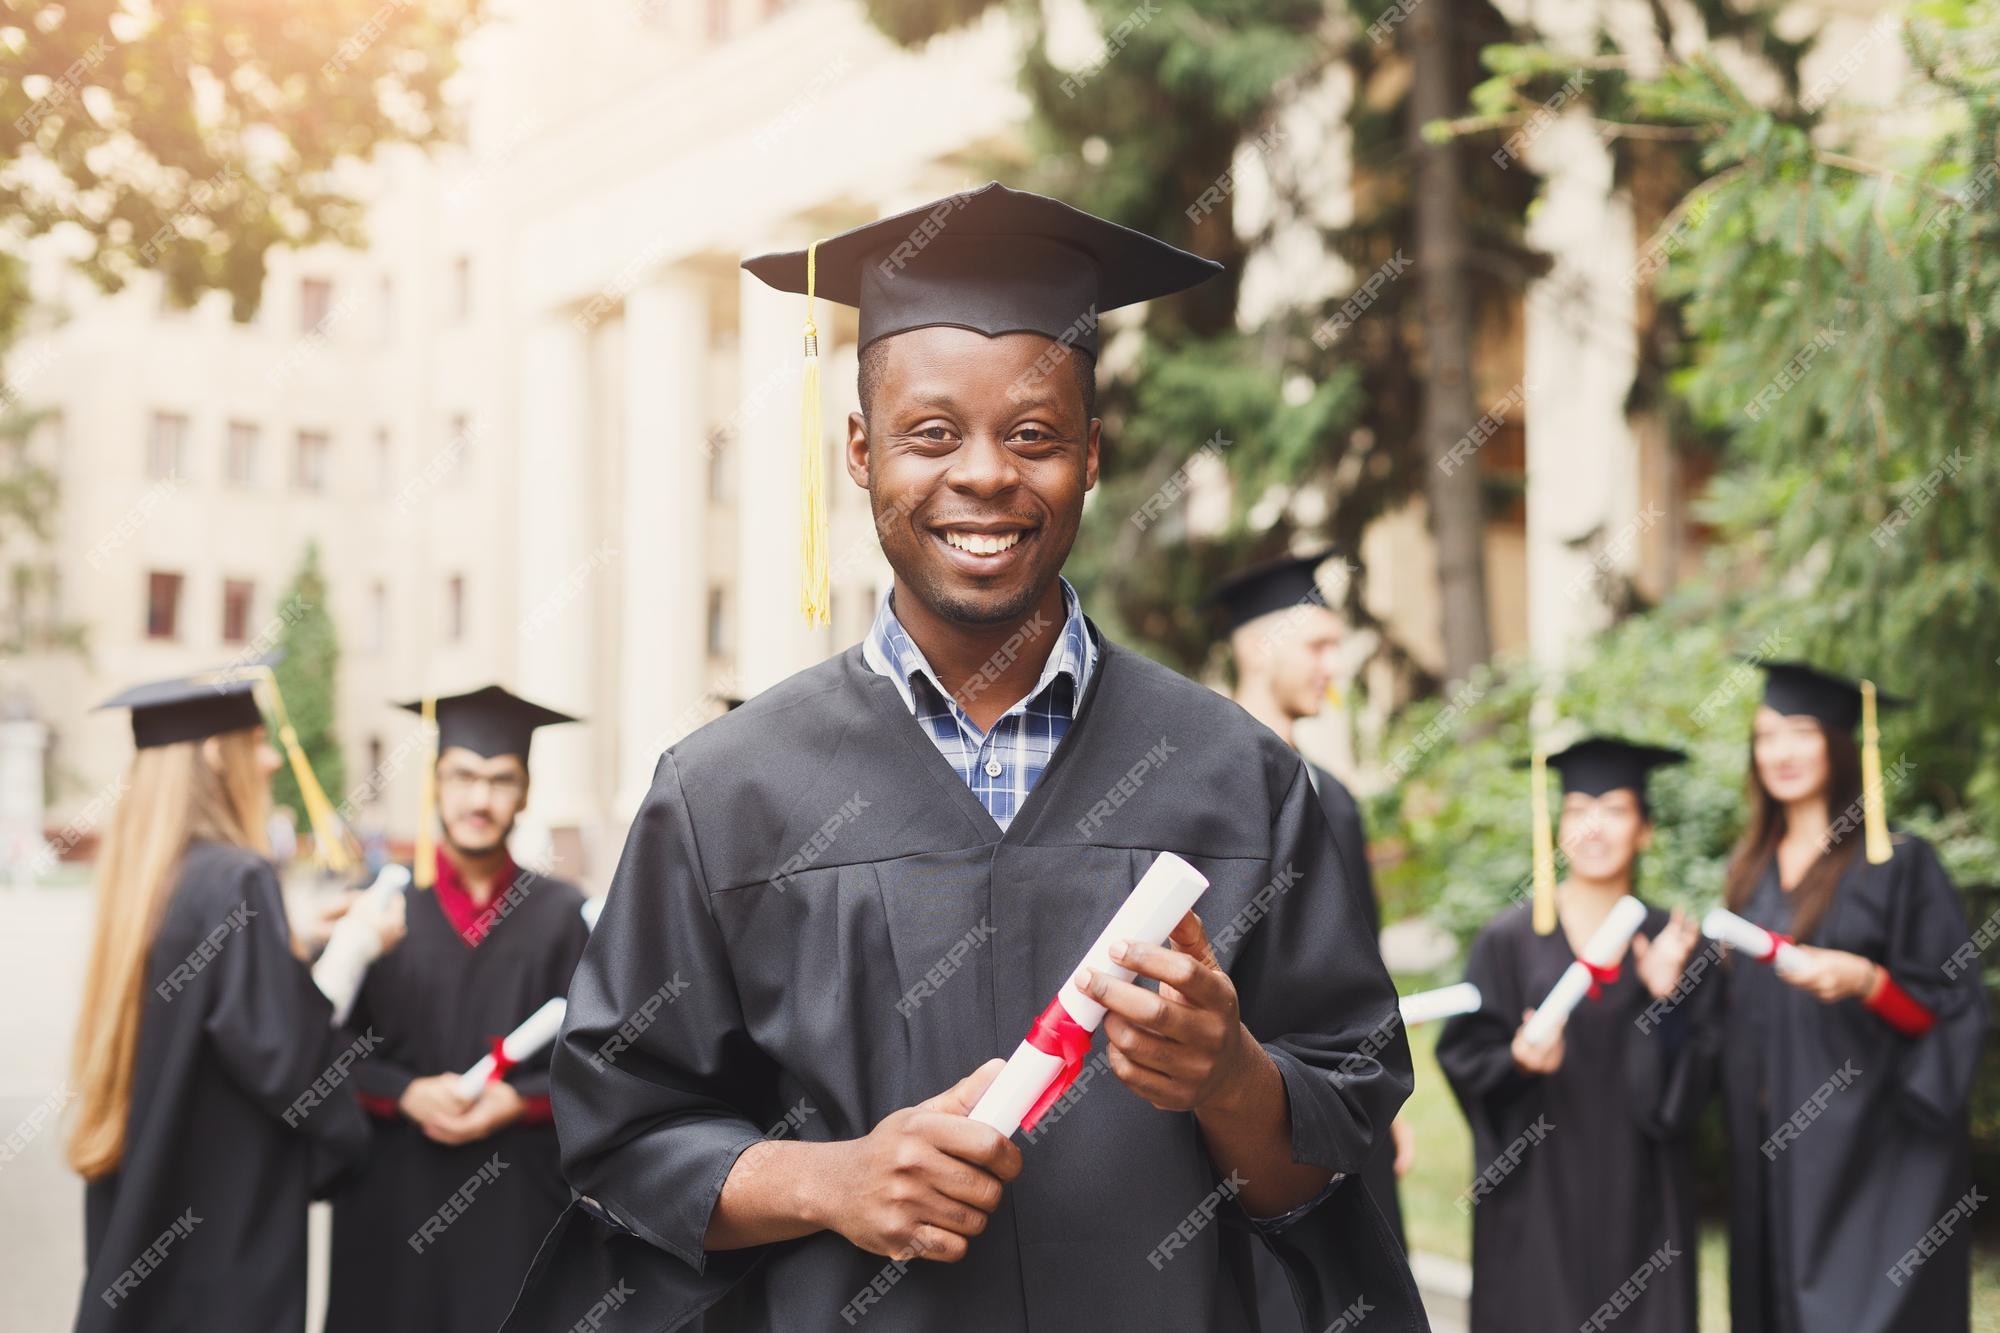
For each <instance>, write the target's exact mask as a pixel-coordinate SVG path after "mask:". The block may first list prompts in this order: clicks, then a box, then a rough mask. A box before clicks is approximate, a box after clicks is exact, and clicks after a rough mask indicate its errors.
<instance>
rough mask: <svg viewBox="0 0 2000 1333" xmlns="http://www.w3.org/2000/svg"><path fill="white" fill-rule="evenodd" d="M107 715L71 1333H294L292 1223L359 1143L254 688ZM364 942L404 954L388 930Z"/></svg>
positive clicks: (162, 685) (173, 687)
mask: <svg viewBox="0 0 2000 1333" xmlns="http://www.w3.org/2000/svg"><path fill="white" fill-rule="evenodd" d="M105 706H106V707H125V708H130V709H131V710H132V731H133V738H134V740H135V741H136V743H137V746H138V751H137V753H136V754H135V755H134V756H133V759H132V766H131V768H130V770H129V772H128V775H127V779H126V787H125V791H124V794H123V796H122V797H121V799H120V800H119V803H118V808H117V810H116V812H115V813H114V814H113V816H112V818H111V822H110V825H109V827H108V828H107V829H106V831H105V836H104V840H103V846H102V849H101V851H100V852H99V855H98V865H97V914H96V921H95V923H94V926H93V933H92V938H91V947H90V961H89V965H88V971H87V973H86V976H85V983H84V998H83V1007H82V1013H81V1016H80V1018H79V1020H78V1023H77V1031H76V1043H75V1055H74V1059H73V1066H74V1072H73V1074H72V1077H71V1086H72V1088H73V1089H74V1092H75V1097H76V1107H75V1119H74V1124H73V1126H72V1129H71V1133H70V1137H69V1143H68V1157H69V1162H70V1165H71V1166H72V1167H74V1168H75V1169H76V1171H77V1172H78V1173H79V1174H80V1175H82V1176H83V1177H84V1179H85V1181H86V1182H87V1185H86V1189H85V1196H84V1211H85V1233H86V1234H85V1248H86V1266H87V1273H86V1276H85V1279H84V1286H83V1292H82V1299H81V1304H80V1306H79V1309H78V1312H77V1320H76V1327H77V1329H78V1331H79V1333H102V1331H108V1330H124V1329H130V1330H147V1331H148V1333H153V1331H156V1330H165V1329H193V1328H200V1329H204V1330H218V1331H229V1330H240V1331H241V1333H282V1331H283V1330H293V1331H294V1333H296V1331H297V1330H302V1329H303V1328H304V1327H305V1306H306V1282H305V1268H306V1205H307V1203H308V1202H309V1201H310V1199H311V1198H312V1197H313V1195H314V1194H315V1192H317V1191H318V1190H319V1188H320V1187H321V1185H322V1184H323V1183H325V1182H326V1181H327V1180H328V1179H329V1178H330V1176H331V1175H332V1174H333V1173H334V1172H336V1171H337V1170H338V1169H340V1168H342V1167H344V1166H346V1165H347V1164H349V1163H352V1162H354V1161H356V1160H358V1159H359V1158H360V1156H361V1155H362V1153H363V1152H364V1151H365V1150H366V1147H367V1135H368V1129H367V1124H366V1122H365V1120H364V1119H363V1117H362V1113H361V1108H360V1106H359V1105H358V1103H357V1102H356V1100H355V1098H354V1095H353V1093H352V1091H351V1090H350V1089H347V1088H342V1087H339V1086H337V1085H338V1083H339V1081H340V1071H341V1064H340V1057H341V1056H342V1050H343V1047H344V1046H345V1044H346V1043H345V1041H344V1040H343V1039H342V1038H341V1037H340V1036H339V1034H338V1032H337V1030H336V1029H335V1028H334V1027H333V1026H332V1008H331V1006H330V1005H329V1003H328V1002H327V1000H326V999H325V998H324V997H323V996H322V995H321V994H320V992H319V991H318V990H317V989H316V988H315V987H314V985H313V981H312V976H311V974H310V973H309V972H308V971H307V969H306V965H305V963H304V962H303V961H302V954H303V952H304V946H303V945H302V944H301V943H299V942H298V941H297V940H295V939H294V937H293V935H292V933H291V931H290V930H289V929H288V927H287V925H286V918H285V905H284V900H283V898H282V897H281V896H280V892H279V887H278V877H277V874H276V871H275V870H274V868H273V867H272V865H271V863H270V862H269V861H268V860H266V859H265V855H264V852H265V846H266V844H265V833H264V829H265V820H266V817H267V816H268V814H269V813H270V808H271V797H270V777H271V773H272V771H273V770H274V769H275V768H276V767H277V763H278V760H277V756H276V754H275V752H274V751H273V750H272V748H271V747H270V746H269V745H267V744H266V743H265V741H264V734H263V719H262V716H261V715H260V713H259V711H258V708H257V705H256V702H255V700H254V698H253V696H252V685H251V681H250V680H249V679H218V680H173V681H161V682H157V683H154V684H151V685H143V686H140V687H138V688H136V689H133V690H129V691H127V692H126V693H124V694H122V695H120V696H119V697H118V698H116V699H114V700H112V701H110V703H108V704H107V705H105ZM358 910H372V909H368V908H362V909H358ZM367 924H368V927H369V929H370V930H371V931H372V932H373V934H374V935H375V939H376V943H378V944H379V945H380V946H381V947H384V948H386V947H389V946H391V945H392V944H393V943H394V941H395V940H396V939H397V938H400V932H401V923H400V920H399V919H398V918H396V917H395V916H394V915H393V913H391V914H384V915H383V916H381V917H380V918H379V920H376V919H371V920H370V921H369V922H368V923H367Z"/></svg>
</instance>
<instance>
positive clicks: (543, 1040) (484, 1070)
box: [458, 995, 569, 1101]
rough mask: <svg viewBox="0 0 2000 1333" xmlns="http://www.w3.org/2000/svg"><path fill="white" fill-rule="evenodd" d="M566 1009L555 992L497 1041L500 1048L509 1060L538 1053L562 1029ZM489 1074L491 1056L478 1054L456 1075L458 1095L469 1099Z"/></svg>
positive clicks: (475, 1093) (521, 1058)
mask: <svg viewBox="0 0 2000 1333" xmlns="http://www.w3.org/2000/svg"><path fill="white" fill-rule="evenodd" d="M568 1010H569V1001H568V1000H565V999H563V998H562V996H560V995H558V996H557V997H556V998H555V999H553V1000H550V1001H549V1002H548V1003H547V1004H545V1005H543V1006H542V1007H541V1008H539V1009H537V1010H535V1012H534V1013H532V1014H529V1015H528V1016H527V1017H526V1018H525V1019H523V1020H522V1021H521V1026H519V1027H517V1028H515V1029H514V1030H513V1031H512V1032H510V1033H508V1034H507V1036H506V1037H505V1039H503V1040H502V1041H501V1043H500V1049H501V1050H502V1051H505V1052H506V1054H507V1060H508V1063H510V1064H517V1065H518V1064H520V1063H521V1062H522V1061H523V1060H526V1059H529V1058H530V1057H532V1056H535V1055H539V1054H541V1052H542V1050H543V1049H544V1048H545V1047H547V1046H548V1044H549V1043H550V1042H552V1041H554V1040H555V1039H556V1033H558V1032H560V1031H561V1030H562V1021H563V1014H565V1013H566V1012H568ZM492 1077H493V1057H492V1056H491V1055H482V1056H480V1057H479V1063H478V1064H476V1065H474V1066H473V1067H472V1068H470V1069H468V1070H466V1071H465V1072H464V1073H463V1074H460V1075H459V1076H458V1095H459V1096H461V1097H463V1098H465V1100H467V1101H471V1100H472V1099H473V1098H475V1097H477V1096H478V1095H479V1090H480V1089H481V1088H483V1087H485V1086H486V1080H488V1079H489V1078H492Z"/></svg>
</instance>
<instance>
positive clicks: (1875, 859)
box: [1861, 680, 1890, 866]
mask: <svg viewBox="0 0 2000 1333" xmlns="http://www.w3.org/2000/svg"><path fill="white" fill-rule="evenodd" d="M1861 827H1862V834H1863V837H1864V839H1865V842H1864V845H1865V846H1866V847H1867V849H1868V863H1869V864H1870V865H1878V866H1879V865H1881V864H1882V863H1883V862H1884V861H1887V860H1888V859H1889V854H1890V848H1889V819H1888V816H1887V815H1885V814H1884V813H1883V809H1882V734H1881V731H1880V729H1879V728H1878V727H1877V726H1876V725H1875V682H1874V681H1872V680H1864V681H1862V682H1861Z"/></svg>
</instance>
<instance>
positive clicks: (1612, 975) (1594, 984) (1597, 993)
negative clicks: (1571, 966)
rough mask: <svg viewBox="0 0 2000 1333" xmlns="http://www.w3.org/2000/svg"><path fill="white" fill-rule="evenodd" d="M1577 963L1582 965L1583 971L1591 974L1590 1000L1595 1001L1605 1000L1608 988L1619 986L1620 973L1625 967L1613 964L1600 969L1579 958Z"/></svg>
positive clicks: (1620, 964) (1586, 959) (1585, 959)
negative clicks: (1605, 990) (1605, 989)
mask: <svg viewBox="0 0 2000 1333" xmlns="http://www.w3.org/2000/svg"><path fill="white" fill-rule="evenodd" d="M1576 961H1577V962H1579V963H1582V964H1583V970H1584V971H1586V972H1588V973H1590V998H1591V999H1593V1000H1596V999H1602V998H1603V996H1604V988H1605V987H1606V986H1615V985H1617V984H1618V973H1619V971H1620V970H1621V969H1622V968H1623V967H1624V964H1623V963H1613V964H1612V965H1611V966H1610V967H1599V966H1598V965H1597V964H1595V963H1593V962H1591V961H1590V960H1589V959H1588V958H1579V959H1577V960H1576Z"/></svg>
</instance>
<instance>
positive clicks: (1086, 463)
mask: <svg viewBox="0 0 2000 1333" xmlns="http://www.w3.org/2000/svg"><path fill="white" fill-rule="evenodd" d="M1103 431H1104V422H1103V420H1102V419H1100V418H1098V417H1092V418H1091V419H1090V438H1089V442H1088V443H1087V444H1086V445H1085V446H1084V450H1083V489H1085V490H1086V491H1088V490H1093V489H1095V488H1096V486H1097V451H1098V446H1099V444H1100V443H1101V440H1102V435H1103Z"/></svg>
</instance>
